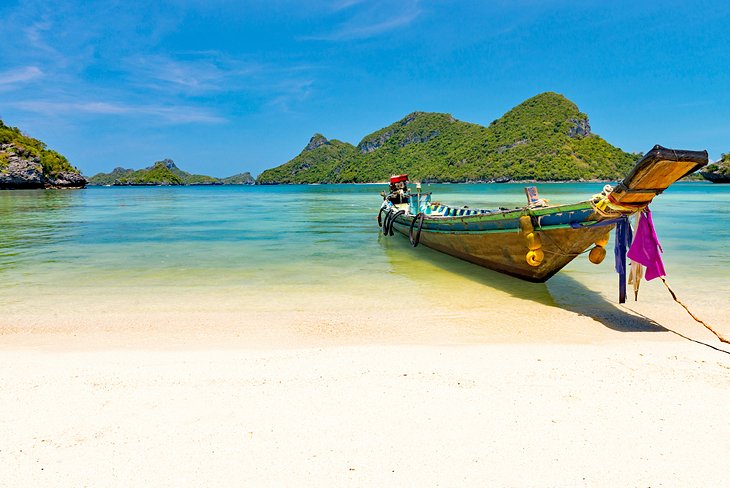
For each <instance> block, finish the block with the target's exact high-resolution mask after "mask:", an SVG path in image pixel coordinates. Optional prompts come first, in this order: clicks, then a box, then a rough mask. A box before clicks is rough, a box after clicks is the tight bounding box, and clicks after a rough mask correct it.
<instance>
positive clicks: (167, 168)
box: [89, 159, 254, 186]
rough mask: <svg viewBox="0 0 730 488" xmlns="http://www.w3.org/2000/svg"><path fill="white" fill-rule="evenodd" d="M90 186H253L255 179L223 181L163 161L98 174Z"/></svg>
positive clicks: (245, 175)
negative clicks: (136, 167) (192, 172)
mask: <svg viewBox="0 0 730 488" xmlns="http://www.w3.org/2000/svg"><path fill="white" fill-rule="evenodd" d="M89 184H91V185H113V186H160V185H162V186H179V185H253V184H254V179H253V177H251V174H250V173H240V174H237V175H234V176H230V177H228V178H223V179H220V178H215V177H213V176H207V175H197V174H191V173H188V172H187V171H183V170H181V169H180V168H178V167H177V165H176V164H175V162H174V161H173V160H172V159H163V160H162V161H157V162H156V163H154V164H153V165H152V166H149V167H147V168H143V169H138V170H133V169H126V168H121V167H117V168H114V170H112V172H111V173H98V174H96V175H94V176H92V177H91V178H89Z"/></svg>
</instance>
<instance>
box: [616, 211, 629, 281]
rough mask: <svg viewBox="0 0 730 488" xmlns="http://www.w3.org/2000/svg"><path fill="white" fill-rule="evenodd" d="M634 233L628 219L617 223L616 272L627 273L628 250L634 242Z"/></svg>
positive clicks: (623, 218)
mask: <svg viewBox="0 0 730 488" xmlns="http://www.w3.org/2000/svg"><path fill="white" fill-rule="evenodd" d="M633 237H634V236H633V232H632V231H631V226H630V225H629V219H628V218H627V217H621V218H620V219H619V220H618V222H616V241H615V242H614V247H613V254H614V258H615V263H616V264H615V267H616V272H617V273H621V272H622V271H623V272H626V250H627V249H628V248H629V247H630V246H631V243H632V241H633Z"/></svg>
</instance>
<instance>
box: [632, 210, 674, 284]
mask: <svg viewBox="0 0 730 488" xmlns="http://www.w3.org/2000/svg"><path fill="white" fill-rule="evenodd" d="M662 252H664V251H663V250H662V245H661V244H659V238H658V237H657V235H656V230H654V222H653V221H652V220H651V212H650V211H649V208H648V207H647V209H646V210H645V211H644V212H643V213H642V214H641V215H640V216H639V224H638V225H637V226H636V235H634V242H632V243H631V248H630V249H629V253H628V257H629V259H631V260H632V261H634V262H637V263H639V264H642V265H644V266H646V274H645V275H644V276H645V278H646V280H647V281H649V280H653V279H654V278H658V277H660V276H666V275H667V272H666V271H664V263H663V262H662V256H661V253H662Z"/></svg>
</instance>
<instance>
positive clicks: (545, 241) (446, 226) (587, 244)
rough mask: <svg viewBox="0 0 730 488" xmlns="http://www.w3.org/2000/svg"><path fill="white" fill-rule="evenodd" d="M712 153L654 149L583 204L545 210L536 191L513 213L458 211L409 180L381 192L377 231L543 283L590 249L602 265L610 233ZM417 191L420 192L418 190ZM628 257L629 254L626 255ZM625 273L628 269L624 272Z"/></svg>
mask: <svg viewBox="0 0 730 488" xmlns="http://www.w3.org/2000/svg"><path fill="white" fill-rule="evenodd" d="M707 161H708V157H707V151H685V150H676V149H667V148H664V147H662V146H658V145H657V146H654V148H653V149H652V150H651V151H649V152H648V153H647V154H646V155H645V156H644V157H643V158H642V159H641V160H640V161H639V162H637V163H636V166H635V167H634V168H633V169H632V170H631V171H630V172H629V174H628V175H627V176H626V178H624V180H623V181H621V182H620V183H618V185H616V186H615V187H612V186H610V185H606V186H604V188H603V190H602V191H601V192H600V193H598V194H596V195H594V196H593V197H592V198H590V199H589V200H586V201H582V202H578V203H574V204H569V205H548V204H547V203H546V202H545V201H544V200H542V199H540V198H539V196H538V195H537V191H536V189H535V188H534V187H528V188H526V189H525V190H526V193H527V198H528V204H527V205H526V206H524V207H521V208H515V209H511V210H505V209H497V210H487V209H475V208H468V207H461V208H457V207H453V206H449V205H444V204H442V203H438V202H432V201H431V194H430V193H421V192H420V189H419V190H418V191H416V192H415V193H413V192H411V191H409V189H408V186H407V184H408V176H407V175H398V176H394V177H392V178H391V181H390V188H389V191H388V192H387V193H386V192H383V193H382V195H383V197H384V200H383V204H382V206H381V207H380V211H379V213H378V223H379V225H380V226H381V227H382V230H383V233H384V234H385V235H394V231H395V232H398V233H400V234H402V235H404V236H406V237H408V238H409V239H410V242H411V245H413V246H414V247H415V246H418V245H419V244H423V245H424V246H427V247H430V248H432V249H436V250H438V251H441V252H444V253H446V254H450V255H451V256H455V257H457V258H461V259H463V260H466V261H470V262H472V263H474V264H478V265H480V266H484V267H485V268H489V269H493V270H495V271H499V272H502V273H506V274H508V275H512V276H515V277H517V278H520V279H523V280H527V281H532V282H538V283H542V282H545V281H547V280H548V279H549V278H550V277H552V276H553V275H555V273H557V272H558V271H560V270H561V269H562V268H563V267H564V266H565V265H567V264H568V263H570V262H571V261H572V260H573V259H575V258H576V257H577V256H579V255H581V254H583V253H584V252H585V251H587V250H588V248H591V247H592V249H591V250H590V254H589V259H590V260H591V262H593V263H595V264H599V263H600V262H601V261H603V259H604V257H605V256H606V250H605V249H604V248H605V246H606V244H607V243H608V239H609V233H610V232H611V231H612V230H613V229H614V228H616V227H617V226H618V227H619V231H621V229H622V225H628V224H627V222H628V217H629V216H631V215H633V214H635V213H637V212H641V211H643V210H644V209H645V208H646V207H647V206H648V205H649V203H651V201H652V200H653V199H654V197H655V196H657V195H658V194H660V193H662V192H663V191H664V190H665V189H667V188H668V187H669V186H670V185H671V184H672V183H674V182H675V181H677V180H679V179H680V178H682V177H684V176H686V175H688V174H690V173H692V172H694V171H696V170H698V169H699V168H701V167H703V166H705V165H706V164H707ZM419 188H420V185H419ZM624 254H625V253H624ZM624 266H625V264H624Z"/></svg>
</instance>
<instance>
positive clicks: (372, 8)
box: [305, 0, 421, 41]
mask: <svg viewBox="0 0 730 488" xmlns="http://www.w3.org/2000/svg"><path fill="white" fill-rule="evenodd" d="M334 10H335V12H338V11H340V10H347V11H350V12H352V15H351V16H350V18H349V19H347V20H345V21H344V22H342V23H340V24H339V25H338V26H337V27H336V28H335V29H334V30H333V31H331V32H328V33H325V34H321V35H313V36H309V37H306V38H305V40H314V41H347V40H354V39H367V38H370V37H375V36H378V35H381V34H384V33H386V32H390V31H393V30H395V29H397V28H399V27H405V26H407V25H409V24H410V23H411V22H413V21H414V20H416V19H417V18H418V17H419V16H420V15H421V9H420V8H419V0H409V1H402V2H397V3H396V4H393V3H391V2H387V1H377V2H360V1H357V0H350V1H347V0H344V1H342V2H340V3H339V4H337V5H336V6H335V8H334Z"/></svg>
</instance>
